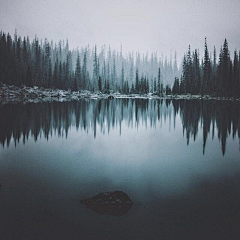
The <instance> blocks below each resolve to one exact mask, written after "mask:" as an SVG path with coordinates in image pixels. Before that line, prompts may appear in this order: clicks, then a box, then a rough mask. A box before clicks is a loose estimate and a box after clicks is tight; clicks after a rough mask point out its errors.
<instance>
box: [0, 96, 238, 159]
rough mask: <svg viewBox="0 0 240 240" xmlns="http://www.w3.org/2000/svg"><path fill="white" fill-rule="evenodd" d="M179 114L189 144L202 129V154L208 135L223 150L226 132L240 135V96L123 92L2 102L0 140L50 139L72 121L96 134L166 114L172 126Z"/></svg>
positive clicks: (155, 121) (153, 121) (155, 122)
mask: <svg viewBox="0 0 240 240" xmlns="http://www.w3.org/2000/svg"><path fill="white" fill-rule="evenodd" d="M177 116H180V118H181V122H182V128H183V132H184V136H185V138H186V141H187V144H189V142H191V141H195V140H196V139H197V137H199V134H200V136H201V135H202V137H203V154H204V153H205V151H206V146H207V141H208V139H209V138H214V137H217V138H218V139H219V142H220V143H221V148H222V154H223V155H224V154H225V152H226V145H227V139H228V138H230V137H232V138H239V140H240V103H239V102H238V101H233V102H232V101H218V100H212V101H207V102H206V101H201V100H192V101H188V100H175V99H173V100H172V99H167V100H163V99H157V100H149V99H131V98H124V99H114V100H113V101H108V100H106V99H102V100H90V101H89V100H85V99H83V100H82V101H70V102H45V103H27V104H21V103H17V104H5V105H2V106H0V145H2V146H3V147H4V146H9V144H10V142H11V140H14V142H15V144H17V143H18V142H19V141H23V143H25V142H26V141H27V140H28V139H29V138H30V137H33V138H34V140H35V141H37V139H38V138H39V137H41V136H43V137H45V138H47V139H48V138H50V137H51V136H52V135H54V134H56V135H58V136H61V137H64V136H65V137H67V136H68V132H69V130H70V129H71V127H76V129H79V130H81V131H86V132H90V133H92V134H93V135H94V137H96V134H97V129H98V131H100V132H101V133H102V134H105V133H109V132H110V131H111V130H113V129H115V128H117V129H119V131H120V134H121V129H122V128H121V126H122V125H123V124H124V123H127V124H128V125H129V126H135V127H138V126H141V125H143V126H146V127H151V128H156V127H158V126H159V125H162V123H163V121H165V120H166V119H169V122H170V121H173V124H174V126H175V124H176V119H177ZM167 122H168V121H167Z"/></svg>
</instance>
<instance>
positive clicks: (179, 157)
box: [0, 99, 240, 239]
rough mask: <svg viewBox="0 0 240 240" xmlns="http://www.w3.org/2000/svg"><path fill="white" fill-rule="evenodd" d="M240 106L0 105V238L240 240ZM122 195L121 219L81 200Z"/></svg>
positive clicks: (215, 103) (140, 103)
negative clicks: (125, 199) (125, 204)
mask: <svg viewBox="0 0 240 240" xmlns="http://www.w3.org/2000/svg"><path fill="white" fill-rule="evenodd" d="M239 138H240V103H239V102H228V101H193V100H191V101H158V100H140V99H139V100H129V99H124V100H120V99H114V100H110V101H109V100H82V101H78V102H77V101H73V102H66V103H57V102H55V103H37V104H34V103H28V104H25V105H24V104H6V105H2V106H1V107H0V143H1V146H0V184H1V188H0V239H240V228H239V225H240V152H239ZM116 190H121V191H124V192H126V193H127V194H128V196H129V197H130V198H131V199H132V201H133V202H134V205H133V206H132V208H131V209H130V211H129V212H127V214H125V215H124V216H120V217H114V216H106V215H99V214H97V213H96V212H94V211H92V210H90V209H87V208H86V207H85V206H84V205H82V204H81V203H80V202H79V200H80V199H82V198H85V197H91V196H93V195H96V194H98V193H99V192H105V191H116Z"/></svg>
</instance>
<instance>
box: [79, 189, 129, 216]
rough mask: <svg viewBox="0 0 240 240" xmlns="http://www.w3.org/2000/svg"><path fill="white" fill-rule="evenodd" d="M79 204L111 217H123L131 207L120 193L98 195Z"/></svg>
mask: <svg viewBox="0 0 240 240" xmlns="http://www.w3.org/2000/svg"><path fill="white" fill-rule="evenodd" d="M80 202H81V203H82V204H85V205H86V206H87V208H90V209H92V210H93V211H94V212H96V213H99V214H104V215H111V216H123V215H125V214H126V213H127V212H128V211H129V210H130V209H131V207H132V205H133V202H132V200H131V199H130V198H129V197H128V195H127V194H126V193H124V192H122V191H115V192H103V193H99V194H98V195H95V196H93V197H91V198H85V199H82V200H81V201H80Z"/></svg>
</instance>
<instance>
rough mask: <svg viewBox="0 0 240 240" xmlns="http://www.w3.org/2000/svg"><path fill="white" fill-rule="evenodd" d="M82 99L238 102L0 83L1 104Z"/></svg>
mask: <svg viewBox="0 0 240 240" xmlns="http://www.w3.org/2000/svg"><path fill="white" fill-rule="evenodd" d="M82 98H89V99H113V98H141V99H189V100H191V99H203V100H207V99H209V100H210V99H214V100H232V101H233V100H237V101H240V99H234V98H227V97H212V96H203V97H201V96H200V95H166V96H163V97H159V96H158V95H154V94H153V93H149V94H143V95H140V94H128V95H123V94H120V93H118V92H114V93H113V92H112V93H110V94H103V93H101V92H96V93H91V92H90V91H87V90H83V91H71V90H60V89H51V88H42V87H37V86H35V87H27V86H21V87H17V86H14V85H6V84H2V83H0V102H1V103H8V102H46V101H59V102H63V101H71V100H78V99H82Z"/></svg>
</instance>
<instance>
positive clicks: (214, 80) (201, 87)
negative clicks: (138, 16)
mask: <svg viewBox="0 0 240 240" xmlns="http://www.w3.org/2000/svg"><path fill="white" fill-rule="evenodd" d="M212 55H213V56H212ZM0 82H2V83H5V84H12V85H17V86H21V85H27V86H39V87H45V88H57V89H71V90H73V91H78V90H80V91H81V90H89V91H92V92H94V91H100V92H104V93H110V92H116V91H119V92H120V93H124V94H129V93H139V94H146V93H149V92H152V93H155V94H158V95H165V94H166V95H169V94H174V95H175V94H197V95H199V94H200V95H202V96H203V95H211V96H228V97H240V53H237V51H236V50H235V51H234V58H233V60H232V59H231V58H230V52H229V49H228V43H227V40H226V39H225V41H224V44H223V47H221V49H220V53H219V57H218V60H217V54H216V48H215V47H214V51H213V54H212V53H211V52H209V50H208V46H207V40H206V39H205V51H204V56H203V59H202V60H201V59H200V54H199V51H198V50H197V49H195V50H194V51H193V52H192V51H191V47H190V46H189V49H188V52H187V53H186V54H185V55H184V57H183V62H182V66H181V67H180V68H178V64H177V54H176V53H175V56H174V60H172V55H170V60H169V61H168V60H167V58H166V57H165V58H164V57H163V56H162V57H161V58H159V57H158V56H157V53H152V54H151V56H150V58H149V56H148V53H146V54H145V55H143V56H141V55H140V54H139V52H137V53H135V54H134V53H133V52H132V53H129V54H128V55H127V56H123V53H122V47H121V50H120V52H117V51H115V50H112V49H111V47H110V46H109V48H108V49H107V47H106V46H105V45H104V46H103V47H102V48H101V50H100V53H98V51H97V46H96V45H95V47H94V48H93V49H90V48H89V46H88V47H86V48H82V49H80V50H79V49H73V50H70V49H69V44H68V41H66V42H64V41H60V42H59V43H58V44H56V43H55V44H54V43H53V42H52V41H51V42H49V41H48V40H47V39H45V40H44V41H42V40H39V39H38V38H37V37H35V38H34V39H33V40H32V41H30V39H29V38H28V37H24V38H23V39H22V38H21V37H20V36H18V35H17V32H15V34H14V37H13V38H12V37H11V35H10V34H9V33H8V34H6V33H5V32H3V31H1V32H0Z"/></svg>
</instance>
